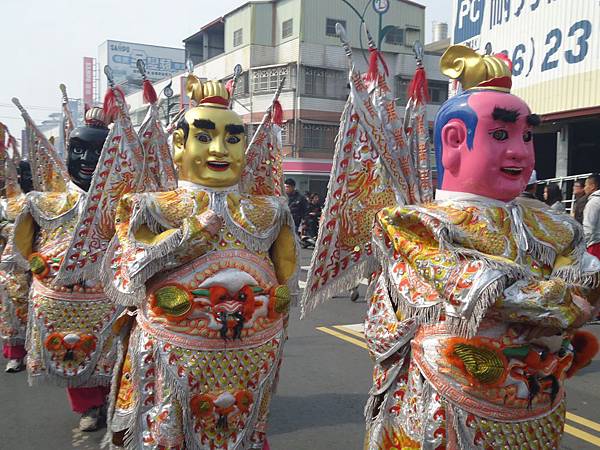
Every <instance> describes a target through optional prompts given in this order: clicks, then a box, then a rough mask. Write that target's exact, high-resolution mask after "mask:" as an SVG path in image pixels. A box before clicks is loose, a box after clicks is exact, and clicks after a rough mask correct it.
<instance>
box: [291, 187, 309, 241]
mask: <svg viewBox="0 0 600 450" xmlns="http://www.w3.org/2000/svg"><path fill="white" fill-rule="evenodd" d="M285 193H286V195H287V197H288V206H289V208H290V211H291V213H292V217H293V218H294V225H295V227H296V233H297V232H298V228H299V227H300V223H301V222H302V219H303V218H304V216H305V215H306V210H307V209H308V201H307V200H306V198H305V197H304V196H303V195H302V194H301V193H300V192H298V191H297V190H296V180H294V179H293V178H288V179H287V180H285Z"/></svg>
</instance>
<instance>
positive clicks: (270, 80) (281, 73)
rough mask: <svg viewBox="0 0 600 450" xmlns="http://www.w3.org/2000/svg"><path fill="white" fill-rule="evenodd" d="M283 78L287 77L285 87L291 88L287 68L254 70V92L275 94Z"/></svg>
mask: <svg viewBox="0 0 600 450" xmlns="http://www.w3.org/2000/svg"><path fill="white" fill-rule="evenodd" d="M283 77H286V81H285V86H289V85H290V84H289V83H290V79H289V70H288V67H287V66H283V67H274V68H271V69H257V70H253V71H252V90H253V91H254V92H255V93H261V92H275V90H277V87H278V86H279V83H280V82H281V80H282V79H283ZM285 86H284V87H285Z"/></svg>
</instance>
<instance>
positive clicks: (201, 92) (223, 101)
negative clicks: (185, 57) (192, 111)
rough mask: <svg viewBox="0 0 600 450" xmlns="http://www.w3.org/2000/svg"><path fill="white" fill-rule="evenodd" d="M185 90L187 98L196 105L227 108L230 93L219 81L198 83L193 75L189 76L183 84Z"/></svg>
mask: <svg viewBox="0 0 600 450" xmlns="http://www.w3.org/2000/svg"><path fill="white" fill-rule="evenodd" d="M185 90H186V93H187V95H188V97H189V98H191V99H192V100H194V102H196V105H211V106H219V107H225V108H227V107H229V99H230V98H231V93H230V92H229V90H228V89H227V88H226V87H225V86H224V85H223V83H221V82H220V81H213V80H210V81H204V82H203V81H200V80H199V79H198V78H197V77H196V76H195V75H193V74H189V75H188V76H187V80H186V83H185Z"/></svg>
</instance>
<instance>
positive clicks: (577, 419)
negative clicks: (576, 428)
mask: <svg viewBox="0 0 600 450" xmlns="http://www.w3.org/2000/svg"><path fill="white" fill-rule="evenodd" d="M567 419H568V420H570V421H572V422H577V423H578V424H579V425H583V426H584V427H588V428H590V429H591V430H594V431H600V423H596V422H594V421H593V420H590V419H586V418H585V417H580V416H577V415H575V414H573V413H570V412H568V413H567Z"/></svg>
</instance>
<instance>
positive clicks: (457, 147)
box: [442, 119, 467, 175]
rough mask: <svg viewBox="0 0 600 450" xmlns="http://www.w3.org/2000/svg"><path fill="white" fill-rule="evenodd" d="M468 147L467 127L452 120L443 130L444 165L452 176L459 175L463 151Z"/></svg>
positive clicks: (461, 122)
mask: <svg viewBox="0 0 600 450" xmlns="http://www.w3.org/2000/svg"><path fill="white" fill-rule="evenodd" d="M466 146H467V127H466V126H465V124H464V122H463V121H462V120H459V119H452V120H451V121H449V122H448V123H447V124H446V125H444V128H442V149H443V150H442V165H443V166H444V170H445V171H448V172H450V173H451V174H452V175H458V171H459V170H460V158H461V152H462V150H463V149H464V148H465V147H466Z"/></svg>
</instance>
